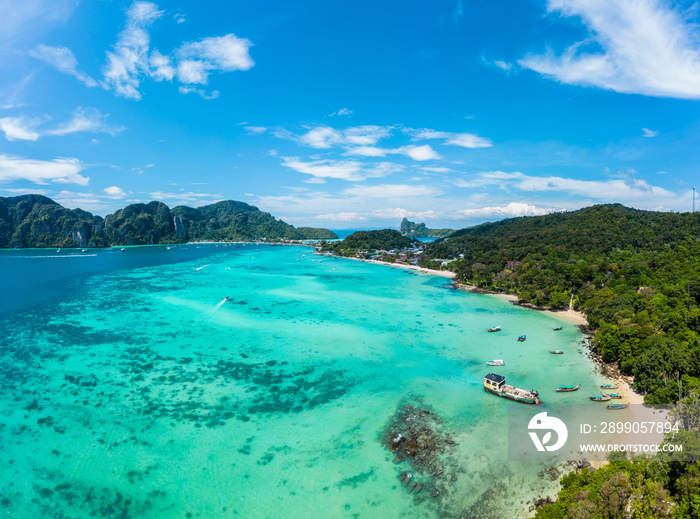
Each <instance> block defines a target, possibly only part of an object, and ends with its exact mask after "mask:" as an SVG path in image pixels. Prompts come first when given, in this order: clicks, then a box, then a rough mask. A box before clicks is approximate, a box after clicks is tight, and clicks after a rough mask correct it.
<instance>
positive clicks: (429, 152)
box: [396, 144, 442, 161]
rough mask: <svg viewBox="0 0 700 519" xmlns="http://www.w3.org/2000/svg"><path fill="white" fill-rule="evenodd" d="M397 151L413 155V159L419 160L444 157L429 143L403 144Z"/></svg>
mask: <svg viewBox="0 0 700 519" xmlns="http://www.w3.org/2000/svg"><path fill="white" fill-rule="evenodd" d="M396 153H403V154H404V155H407V156H409V157H411V158H412V159H413V160H418V161H424V160H436V159H440V158H442V157H441V156H440V154H439V153H437V152H436V151H435V150H434V149H433V148H431V147H430V146H429V145H427V144H425V145H423V146H403V147H401V148H399V149H397V150H396Z"/></svg>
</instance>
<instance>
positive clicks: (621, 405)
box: [608, 404, 629, 409]
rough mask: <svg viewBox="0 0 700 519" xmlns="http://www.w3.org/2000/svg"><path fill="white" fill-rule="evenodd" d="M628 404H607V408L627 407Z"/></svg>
mask: <svg viewBox="0 0 700 519" xmlns="http://www.w3.org/2000/svg"><path fill="white" fill-rule="evenodd" d="M628 405H629V404H608V409H627V406H628Z"/></svg>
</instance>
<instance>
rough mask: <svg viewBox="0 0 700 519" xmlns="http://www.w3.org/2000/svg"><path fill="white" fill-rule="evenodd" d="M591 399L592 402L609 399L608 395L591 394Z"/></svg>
mask: <svg viewBox="0 0 700 519" xmlns="http://www.w3.org/2000/svg"><path fill="white" fill-rule="evenodd" d="M591 400H593V401H594V402H607V401H608V400H610V395H593V396H592V397H591Z"/></svg>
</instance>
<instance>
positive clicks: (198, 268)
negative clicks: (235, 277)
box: [194, 263, 211, 272]
mask: <svg viewBox="0 0 700 519" xmlns="http://www.w3.org/2000/svg"><path fill="white" fill-rule="evenodd" d="M209 265H211V263H209V264H208V265H204V267H208V266H209ZM204 267H197V268H196V269H194V271H195V272H197V271H199V270H202V269H203V268H204Z"/></svg>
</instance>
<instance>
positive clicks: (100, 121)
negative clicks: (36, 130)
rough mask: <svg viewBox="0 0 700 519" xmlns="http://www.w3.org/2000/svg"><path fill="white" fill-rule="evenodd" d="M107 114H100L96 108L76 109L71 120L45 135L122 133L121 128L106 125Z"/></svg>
mask: <svg viewBox="0 0 700 519" xmlns="http://www.w3.org/2000/svg"><path fill="white" fill-rule="evenodd" d="M107 117H109V114H102V113H100V111H99V110H97V109H96V108H83V107H78V108H76V110H75V112H73V118H72V119H71V120H70V121H68V122H66V123H63V124H61V125H59V126H58V127H57V128H54V129H53V130H49V131H47V132H46V133H47V134H48V135H68V134H69V133H77V132H91V133H108V134H109V135H116V134H117V133H119V132H122V131H124V127H123V126H110V125H109V124H107V120H106V119H107Z"/></svg>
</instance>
